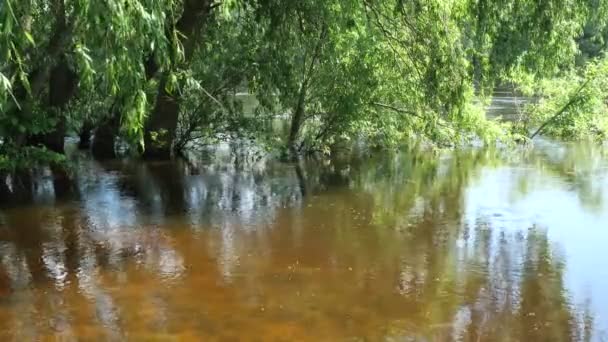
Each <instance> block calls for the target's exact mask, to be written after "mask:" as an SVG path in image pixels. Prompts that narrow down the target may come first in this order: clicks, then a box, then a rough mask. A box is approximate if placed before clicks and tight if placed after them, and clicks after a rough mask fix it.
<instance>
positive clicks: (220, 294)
mask: <svg viewBox="0 0 608 342" xmlns="http://www.w3.org/2000/svg"><path fill="white" fill-rule="evenodd" d="M209 158H211V157H209ZM218 158H220V157H217V158H213V161H212V162H209V161H203V162H200V163H198V164H195V165H193V164H185V163H180V162H174V163H158V162H157V163H144V162H139V161H129V160H123V161H112V162H96V161H93V160H92V159H91V158H90V157H89V156H88V155H87V154H86V153H82V152H76V151H75V152H73V154H72V157H71V159H72V160H73V163H74V164H75V165H76V172H75V179H76V184H75V186H74V189H73V190H72V193H71V195H68V196H64V197H63V198H62V199H61V200H58V199H55V196H54V194H53V186H52V184H51V183H50V182H47V184H46V185H45V183H44V182H43V183H41V185H40V186H39V187H38V188H37V191H36V194H35V197H34V200H33V201H32V202H31V203H30V204H27V205H15V206H8V207H5V208H3V209H0V340H1V341H34V340H43V341H46V340H62V341H71V340H111V341H114V340H145V341H150V340H157V341H165V340H169V341H171V340H175V341H189V340H191V341H307V340H309V341H380V340H385V341H410V340H412V341H419V340H420V341H452V340H463V341H516V340H517V341H572V340H574V341H576V340H581V341H584V340H589V339H590V340H594V341H602V340H605V339H606V338H608V334H607V332H608V268H606V267H605V265H604V262H605V260H608V202H607V201H608V199H607V198H606V196H608V158H607V155H606V151H605V150H604V149H602V148H601V147H600V146H597V145H594V144H590V143H571V144H567V143H556V142H552V141H549V140H538V141H537V142H536V144H535V146H534V148H522V149H516V150H504V151H497V150H492V149H465V150H460V151H452V152H449V151H446V152H441V153H435V152H430V151H420V150H415V149H412V150H404V151H402V152H399V153H362V154H357V155H353V156H344V157H343V158H341V159H340V160H335V161H333V162H325V163H318V162H306V163H301V164H298V165H296V164H285V163H278V162H273V161H264V160H262V161H258V162H252V163H247V165H244V164H245V163H240V162H238V161H236V162H235V160H234V159H231V158H228V159H227V160H218ZM220 159H221V158H220Z"/></svg>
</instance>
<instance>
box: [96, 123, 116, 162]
mask: <svg viewBox="0 0 608 342" xmlns="http://www.w3.org/2000/svg"><path fill="white" fill-rule="evenodd" d="M118 129H119V119H118V113H115V112H113V113H112V114H111V116H110V118H109V119H107V120H106V121H104V122H103V123H102V124H101V125H99V127H97V129H96V130H95V136H94V137H93V144H92V146H91V153H92V154H93V157H95V158H96V159H114V158H116V148H115V145H116V136H117V135H118Z"/></svg>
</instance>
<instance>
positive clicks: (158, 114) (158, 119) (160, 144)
mask: <svg viewBox="0 0 608 342" xmlns="http://www.w3.org/2000/svg"><path fill="white" fill-rule="evenodd" d="M166 84H167V76H166V75H164V76H163V79H162V80H161V81H160V85H159V90H158V96H157V98H156V106H155V107H154V111H153V112H152V114H151V116H150V119H149V120H148V122H147V123H146V129H145V132H144V146H145V150H144V153H143V156H144V158H146V159H169V158H171V151H172V145H173V139H174V137H175V130H176V129H177V121H178V119H179V103H178V102H177V99H176V98H175V96H174V95H172V94H169V93H168V92H167V90H166V87H165V86H166Z"/></svg>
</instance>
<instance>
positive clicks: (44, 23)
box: [0, 0, 608, 173]
mask: <svg viewBox="0 0 608 342" xmlns="http://www.w3.org/2000/svg"><path fill="white" fill-rule="evenodd" d="M607 4H608V2H607V1H605V0H543V1H537V0H507V1H496V0H448V1H445V0H413V1H403V0H386V1H377V0H360V1H355V0H328V1H321V2H320V1H312V0H304V1H283V0H231V1H224V2H221V3H220V2H213V1H210V0H198V1H196V0H160V1H159V0H122V1H121V0H95V1H93V0H3V1H2V2H1V3H0V56H1V58H0V136H1V138H0V170H4V171H3V172H5V173H7V172H8V173H12V172H16V171H23V170H27V169H30V168H32V167H34V166H36V165H38V164H40V163H43V164H46V163H49V162H50V163H55V162H58V161H60V160H61V159H62V158H61V154H62V153H63V140H64V137H65V136H66V134H68V133H70V132H78V131H83V132H84V133H85V134H82V135H81V136H83V137H86V136H88V131H89V130H93V131H94V132H96V133H98V134H96V140H97V142H94V143H97V144H102V143H103V141H102V140H104V139H110V140H109V142H107V143H106V145H105V146H109V147H105V148H106V149H111V150H112V151H109V152H110V153H108V154H106V155H110V156H111V155H113V153H114V152H113V149H114V139H115V137H116V136H120V137H121V138H123V140H125V141H127V142H128V143H129V144H130V145H131V146H132V147H133V149H132V150H133V151H140V152H142V151H143V152H144V156H147V157H161V158H168V157H169V156H170V155H171V154H173V153H181V152H184V151H185V150H187V149H191V148H193V147H195V146H200V145H205V144H209V143H213V142H216V141H217V140H219V139H234V138H249V139H255V140H258V141H260V142H264V143H265V144H269V145H274V146H277V147H280V148H281V149H283V151H284V152H285V153H287V154H288V155H291V156H292V157H293V156H295V155H298V154H301V153H304V152H313V151H318V152H323V153H332V151H334V149H335V148H338V147H340V146H346V145H347V143H348V142H349V141H353V140H354V139H359V140H361V139H363V140H364V141H367V142H368V143H370V144H371V145H374V146H382V147H386V146H396V145H398V144H400V143H402V142H404V141H406V140H407V139H418V140H420V139H422V140H425V141H428V142H432V143H434V144H438V145H456V144H462V143H466V142H469V141H472V140H481V141H485V142H487V143H491V142H495V141H497V140H498V139H505V138H508V137H511V136H513V133H515V136H529V132H530V131H534V130H533V129H536V128H538V127H541V131H542V132H543V133H550V134H555V135H559V136H562V137H567V138H573V137H580V136H583V135H586V134H587V133H588V132H589V131H593V132H595V133H601V134H599V135H600V136H603V132H604V131H605V129H606V119H605V118H604V117H605V114H606V110H607V109H608V108H606V103H605V102H606V101H605V96H604V94H605V91H604V90H605V87H606V84H605V83H606V67H605V64H606V62H605V61H604V60H603V59H602V58H603V57H602V56H603V53H604V50H605V47H606V44H605V42H604V40H605V37H607V36H608V33H607V32H608V30H607V29H606V23H605V19H604V18H606V15H605V13H606V7H607ZM500 83H502V84H512V85H514V86H515V87H517V88H519V89H520V90H521V91H524V92H526V93H528V94H530V95H534V96H535V97H536V98H538V99H539V101H536V102H533V104H532V105H530V106H529V107H528V108H527V111H526V113H525V117H522V118H521V120H520V121H518V122H516V123H515V125H512V126H513V129H510V128H509V127H508V126H510V124H506V123H499V122H497V121H489V120H487V119H486V118H485V114H484V108H483V103H484V97H487V96H490V95H491V93H492V89H493V88H494V87H495V86H496V85H497V84H500ZM244 93H246V94H249V96H243V94H244ZM252 96H253V97H254V98H255V100H254V101H248V102H244V101H243V99H244V98H245V99H250V98H251V97H252ZM480 100H481V101H480ZM252 103H253V104H254V105H252ZM277 119H279V120H283V121H284V122H286V124H288V125H289V128H288V129H287V130H286V132H285V133H278V132H277V129H276V127H275V123H276V120H277ZM541 131H539V132H538V133H540V132H541ZM534 135H536V134H532V136H534ZM108 137H109V138H108ZM100 146H101V145H100ZM98 150H99V148H97V149H96V148H94V149H93V151H94V152H95V151H98Z"/></svg>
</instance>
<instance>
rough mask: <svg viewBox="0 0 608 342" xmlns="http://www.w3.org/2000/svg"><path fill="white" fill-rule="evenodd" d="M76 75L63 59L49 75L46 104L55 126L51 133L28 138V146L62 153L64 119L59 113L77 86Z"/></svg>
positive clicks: (64, 131) (64, 129)
mask: <svg viewBox="0 0 608 342" xmlns="http://www.w3.org/2000/svg"><path fill="white" fill-rule="evenodd" d="M77 81H78V78H77V75H76V74H75V73H74V72H73V71H72V70H70V68H69V66H68V64H67V61H66V60H65V58H64V57H62V58H61V60H60V62H59V64H57V66H55V67H54V68H53V69H52V70H51V73H50V78H49V99H48V104H49V108H50V109H51V110H54V111H56V113H55V116H56V117H57V124H56V125H55V127H54V128H53V130H52V131H50V132H48V133H45V134H39V135H35V136H31V137H29V138H28V143H29V144H30V145H43V146H45V147H46V148H48V149H49V150H51V151H53V152H57V153H64V148H63V145H64V140H65V134H66V117H65V115H63V113H61V111H62V110H63V109H64V108H65V106H66V105H67V104H68V102H69V101H70V99H71V98H72V96H73V94H74V92H75V90H76V85H77Z"/></svg>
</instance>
